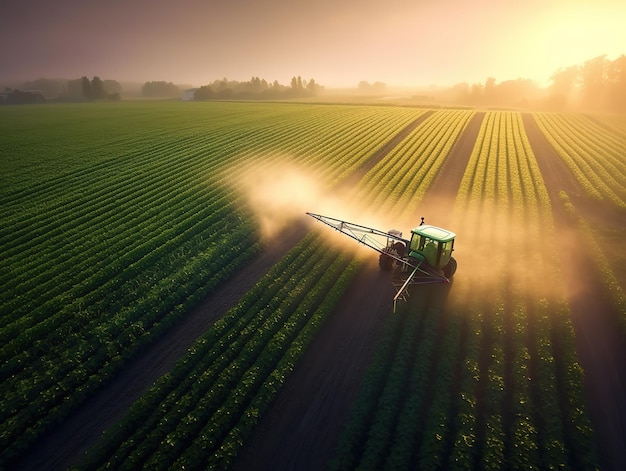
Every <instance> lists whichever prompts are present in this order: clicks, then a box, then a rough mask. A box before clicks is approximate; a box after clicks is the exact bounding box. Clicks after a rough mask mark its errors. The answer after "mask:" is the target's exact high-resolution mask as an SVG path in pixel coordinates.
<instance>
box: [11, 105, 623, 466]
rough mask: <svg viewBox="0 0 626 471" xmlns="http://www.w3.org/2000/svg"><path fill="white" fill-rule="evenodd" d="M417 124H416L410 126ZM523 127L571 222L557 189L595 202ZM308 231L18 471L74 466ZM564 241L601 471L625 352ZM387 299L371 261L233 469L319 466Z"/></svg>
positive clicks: (214, 302) (386, 286)
mask: <svg viewBox="0 0 626 471" xmlns="http://www.w3.org/2000/svg"><path fill="white" fill-rule="evenodd" d="M425 118H426V116H423V117H421V118H420V119H419V120H416V121H419V122H421V121H422V120H423V119H425ZM482 119H483V114H482V113H477V114H476V116H475V117H474V118H473V120H472V121H471V122H470V123H469V125H468V127H467V129H466V131H465V132H464V133H463V135H462V136H460V138H459V139H458V141H457V143H456V144H455V146H454V148H453V150H452V151H451V154H450V156H449V158H448V160H447V161H446V164H445V165H444V167H443V168H442V170H441V171H440V174H439V175H438V177H437V179H436V180H435V182H434V183H433V185H432V187H431V188H430V190H429V193H428V194H427V195H426V198H425V200H424V205H427V204H430V202H434V201H436V202H438V203H440V202H443V203H442V204H452V202H453V201H454V199H453V197H454V196H455V195H456V192H457V190H458V187H459V183H460V181H461V177H462V175H463V172H464V170H465V167H466V165H467V162H468V160H469V156H470V154H471V152H472V149H473V146H474V142H475V140H476V137H477V134H478V130H479V128H480V124H481V122H482ZM419 122H416V123H413V124H412V125H413V126H417V125H418V124H419ZM524 124H525V126H526V132H527V134H528V137H529V140H530V143H531V145H532V147H533V150H534V152H535V155H536V157H537V159H538V162H539V166H540V169H541V172H542V174H543V176H544V180H545V182H546V185H547V186H548V191H549V194H550V198H551V200H552V204H553V208H554V209H553V210H554V216H555V224H556V226H557V233H558V232H559V231H561V230H566V229H569V224H570V223H569V222H568V220H567V219H566V218H565V216H564V213H563V211H562V209H561V208H562V205H561V204H560V202H559V198H558V192H559V191H560V190H561V189H564V190H565V191H567V192H568V194H569V195H570V197H571V198H576V200H574V199H573V202H574V204H575V205H576V206H577V208H578V207H579V206H580V209H581V211H583V210H584V211H585V213H583V215H584V216H585V217H587V215H588V214H589V215H590V214H591V211H593V209H594V208H592V207H591V208H590V207H588V206H585V205H586V204H587V203H583V202H584V201H586V200H585V198H584V197H583V196H582V192H581V191H580V188H579V187H578V185H577V184H576V182H575V181H574V179H573V178H572V177H571V174H570V172H569V171H568V169H567V168H566V167H565V166H564V165H563V164H562V163H561V160H560V159H559V158H558V156H557V155H556V154H555V152H554V150H553V149H552V148H551V146H550V145H549V144H548V143H547V141H545V138H543V135H542V134H541V132H540V131H539V130H538V129H537V127H536V124H534V121H533V119H532V117H531V116H526V115H525V116H524ZM411 130H412V128H411V127H410V126H408V127H407V128H405V129H404V130H403V131H401V132H400V133H399V135H397V136H396V137H395V140H394V143H393V145H389V146H385V147H384V148H383V149H381V150H380V151H379V152H378V153H377V154H376V155H374V156H373V157H372V159H370V161H369V162H368V163H367V164H366V165H367V166H373V165H375V164H376V163H377V162H378V161H380V160H381V159H383V158H384V157H385V156H386V155H387V153H388V152H389V151H390V150H391V149H392V148H393V147H394V146H395V145H397V143H398V142H400V141H401V139H402V138H404V137H406V134H407V133H408V132H410V131H411ZM403 133H404V134H403ZM363 174H364V173H363V172H362V169H361V171H358V170H357V171H356V172H355V176H354V177H353V178H352V179H350V182H349V183H350V184H351V185H352V184H354V183H355V182H356V181H358V179H360V177H362V175H363ZM579 196H580V198H579ZM446 202H449V203H446ZM579 202H580V205H579V204H578V203H579ZM440 213H441V214H443V213H445V212H440ZM609 213H610V211H609V212H608V213H606V214H605V212H603V211H593V217H594V218H598V217H601V218H611V217H614V214H609ZM589 217H592V216H591V215H590V216H589ZM431 222H432V223H433V224H434V223H435V222H434V221H431ZM436 223H437V224H440V225H444V223H445V221H437V222H436ZM305 231H306V227H305V226H297V227H294V228H293V230H292V231H291V232H290V233H289V234H285V235H284V240H281V241H280V242H279V243H277V244H276V245H275V246H274V247H268V248H267V250H266V251H264V253H263V254H262V255H261V256H260V257H258V258H257V259H256V260H255V261H254V262H253V263H251V264H250V265H249V266H247V267H246V268H245V269H243V270H241V272H239V273H238V274H237V275H236V276H235V277H234V278H233V279H232V280H229V281H228V282H227V283H225V285H224V286H223V287H222V288H221V289H220V290H219V291H218V292H217V293H216V294H215V295H213V296H211V297H210V298H209V299H207V300H206V301H205V302H204V303H203V304H202V305H200V306H199V307H198V308H197V309H196V310H194V311H193V312H191V313H190V314H189V315H188V316H187V317H186V318H185V319H184V320H183V321H182V322H181V323H180V324H179V325H178V326H177V327H176V328H175V329H174V330H172V331H171V332H170V333H168V334H167V335H166V336H164V337H162V338H161V339H159V341H157V342H156V343H155V344H153V345H152V346H151V347H149V348H146V349H145V350H144V351H143V352H142V353H141V354H140V355H139V356H138V357H137V358H136V359H135V360H133V361H132V362H131V363H130V364H129V365H128V366H126V367H125V368H124V370H123V371H121V372H120V374H119V375H118V376H116V377H115V378H114V379H113V380H112V381H111V382H110V383H109V384H107V385H106V386H105V387H104V388H103V389H101V390H100V391H99V392H98V393H97V394H96V395H94V396H93V397H92V398H90V399H89V400H88V401H87V402H86V403H85V404H84V405H83V406H82V407H81V408H80V409H79V410H77V411H76V412H75V413H73V414H72V416H71V417H69V418H68V419H67V420H66V421H65V422H63V423H61V424H59V425H58V426H57V427H55V428H54V429H53V430H51V431H50V432H49V433H48V434H46V435H45V436H43V437H42V438H41V439H40V440H39V442H38V443H36V444H35V445H34V446H33V447H32V448H31V449H30V450H28V452H27V454H26V455H25V456H24V457H23V459H22V460H21V462H19V463H17V466H16V468H15V469H21V470H30V469H33V470H34V469H36V470H45V469H54V470H56V469H66V468H67V467H69V466H71V465H73V464H75V463H77V462H78V460H79V459H80V457H81V456H82V454H83V453H84V452H85V451H86V450H87V449H89V447H91V446H93V445H94V444H95V443H96V441H97V439H98V438H99V436H100V435H101V433H102V432H103V431H104V430H105V429H106V428H108V427H109V426H111V425H112V424H113V423H114V422H115V421H116V420H118V419H119V418H121V417H123V415H124V414H125V413H126V412H127V411H128V409H129V407H130V405H131V404H132V403H133V402H134V401H135V400H136V399H137V398H139V397H140V395H141V394H142V393H143V392H144V391H145V390H146V389H147V388H148V387H149V386H150V385H151V384H152V383H153V382H154V381H155V380H156V379H157V378H158V377H160V376H161V375H162V374H164V373H165V372H167V371H169V370H170V369H171V368H172V367H173V366H174V364H175V362H176V360H178V359H179V358H180V357H181V356H183V355H184V354H185V352H186V350H187V348H188V347H189V346H190V345H191V344H192V343H193V341H194V340H195V339H196V338H197V337H198V336H200V335H201V334H202V333H203V332H205V331H206V329H208V328H209V327H210V326H211V325H212V324H213V322H215V320H217V319H218V318H219V317H221V316H222V315H223V314H224V313H225V312H226V311H227V310H228V309H229V308H230V307H231V306H233V305H234V304H235V303H236V302H237V301H238V299H239V298H240V297H241V296H242V295H243V294H244V293H245V292H247V291H248V290H249V289H250V288H251V287H252V286H253V284H254V283H255V282H256V281H257V280H258V279H259V278H260V277H261V276H263V275H264V274H265V273H266V271H267V270H268V269H269V268H270V267H271V266H272V265H273V264H274V263H276V261H277V260H279V259H280V257H281V256H282V255H283V254H285V253H286V252H287V251H288V250H289V249H290V248H291V247H293V246H294V245H295V244H296V243H297V242H298V241H299V240H300V239H301V238H302V236H303V235H304V233H305ZM571 232H573V231H571ZM570 244H571V245H570V246H569V247H567V250H569V251H571V253H572V255H573V256H566V257H563V259H564V261H565V263H566V266H564V267H563V271H564V274H565V276H566V279H567V281H568V285H569V286H572V287H573V286H579V283H578V281H579V280H582V281H583V286H584V287H585V289H584V290H574V289H573V288H572V291H571V292H570V293H569V294H570V299H569V301H570V307H571V311H572V315H573V321H574V327H575V330H576V334H577V335H576V339H577V348H578V351H579V354H580V359H581V364H582V366H583V367H584V369H585V373H586V382H585V387H586V389H587V396H588V398H589V401H590V406H589V408H590V412H591V418H592V421H593V426H594V428H595V429H596V430H597V436H598V448H599V451H600V455H601V457H602V463H603V465H604V467H605V468H606V469H626V454H625V452H624V448H623V445H624V443H626V432H625V430H626V425H625V424H626V401H624V400H623V398H624V397H626V389H625V385H626V371H625V365H626V363H625V362H623V360H622V362H621V363H620V361H619V359H624V358H626V347H625V346H624V345H622V344H620V342H619V339H618V336H617V335H616V332H617V329H616V328H615V326H614V325H613V323H612V318H611V316H612V315H614V313H613V312H612V311H611V307H610V306H609V305H608V304H607V303H606V302H605V300H604V297H603V293H602V287H601V286H599V284H598V282H597V277H594V274H593V272H592V270H590V269H589V267H590V266H591V265H590V264H589V260H587V259H586V257H585V254H584V251H582V250H581V247H582V245H581V242H580V241H579V240H577V239H575V238H572V239H571V243H570ZM374 262H376V260H374ZM392 297H393V286H392V285H391V282H390V281H388V280H386V279H385V274H383V273H380V272H379V271H378V268H377V266H376V265H372V266H368V267H365V268H364V269H363V270H362V271H361V272H360V273H359V274H358V275H357V279H356V280H355V282H354V283H353V284H352V285H351V287H350V288H349V289H348V291H347V292H346V294H345V296H344V297H343V299H342V301H341V302H340V304H339V306H338V307H337V309H336V311H335V312H334V313H333V314H332V315H331V316H330V317H329V319H328V321H327V322H326V324H325V325H324V326H323V327H322V329H321V331H320V332H319V334H318V336H317V337H316V339H315V341H314V342H313V344H312V345H311V346H310V348H309V349H308V350H307V352H306V353H305V355H304V356H303V358H302V359H301V361H300V362H299V363H298V365H297V366H296V368H295V369H294V371H293V373H292V375H291V376H290V378H289V379H288V380H287V382H286V384H285V386H284V388H283V390H282V391H281V393H280V394H279V396H278V397H277V399H276V401H275V402H274V403H273V404H272V405H271V406H270V408H269V409H268V411H267V413H266V414H265V415H264V416H263V418H262V419H261V421H260V423H259V426H258V427H257V429H256V431H255V433H254V434H253V436H252V438H251V440H250V441H249V444H248V445H247V446H246V447H245V448H244V450H243V451H242V453H241V456H240V457H239V460H238V462H237V463H236V469H238V470H248V469H257V470H261V469H272V470H283V469H284V470H287V469H289V470H291V469H297V470H303V471H304V470H313V469H315V470H318V469H323V468H324V467H325V464H326V463H327V461H328V459H329V458H330V457H331V456H332V453H333V451H334V446H335V443H336V442H337V438H338V436H339V434H340V432H341V430H342V426H343V423H344V420H345V419H346V417H347V414H348V413H349V410H350V407H351V405H352V402H353V401H354V399H355V397H356V395H357V393H358V389H359V386H360V383H361V380H362V377H363V374H364V372H365V368H366V366H367V365H368V363H369V359H370V357H371V355H372V353H373V348H374V347H375V345H376V340H377V338H378V333H379V330H380V326H381V322H382V320H383V317H384V316H385V315H388V313H389V312H390V309H391V303H390V299H391V298H392Z"/></svg>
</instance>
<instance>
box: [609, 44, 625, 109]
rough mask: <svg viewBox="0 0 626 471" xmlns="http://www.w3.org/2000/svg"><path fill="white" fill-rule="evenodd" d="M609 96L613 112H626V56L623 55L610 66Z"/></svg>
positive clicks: (610, 107)
mask: <svg viewBox="0 0 626 471" xmlns="http://www.w3.org/2000/svg"><path fill="white" fill-rule="evenodd" d="M606 75H607V96H608V100H609V109H610V110H611V111H620V112H625V111H626V56H625V55H621V56H619V57H618V58H617V59H615V60H614V61H612V62H610V63H609V64H608V68H607V74H606Z"/></svg>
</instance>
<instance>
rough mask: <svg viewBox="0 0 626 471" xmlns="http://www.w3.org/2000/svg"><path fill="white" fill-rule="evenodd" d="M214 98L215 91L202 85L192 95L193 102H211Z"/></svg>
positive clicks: (208, 86)
mask: <svg viewBox="0 0 626 471" xmlns="http://www.w3.org/2000/svg"><path fill="white" fill-rule="evenodd" d="M215 97H216V93H215V91H214V90H213V89H212V88H211V86H210V85H203V86H202V87H200V88H198V89H197V90H196V92H195V93H194V96H193V99H194V100H213V99H215Z"/></svg>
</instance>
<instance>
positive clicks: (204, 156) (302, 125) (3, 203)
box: [0, 102, 626, 470]
mask: <svg viewBox="0 0 626 471" xmlns="http://www.w3.org/2000/svg"><path fill="white" fill-rule="evenodd" d="M624 148H626V119H623V118H621V117H619V116H617V117H616V116H602V115H598V116H590V115H583V114H558V113H539V112H537V113H521V112H517V111H487V112H479V111H475V110H455V109H438V110H435V109H432V110H431V109H422V108H410V107H391V106H374V105H349V104H342V105H338V104H332V105H331V104H312V103H307V104H301V103H245V102H213V103H183V102H121V103H92V104H67V105H41V106H40V105H33V106H22V107H3V108H0V180H1V183H2V184H1V185H0V218H1V220H2V224H1V225H0V249H1V253H2V256H1V258H0V280H1V281H0V282H1V284H2V290H1V291H0V319H1V321H0V338H1V339H2V342H0V379H1V383H0V388H1V389H0V469H1V468H6V469H38V470H40V469H66V468H69V467H76V468H78V469H139V468H144V469H183V468H184V469H241V470H245V469H323V468H325V467H329V468H330V469H357V468H358V469H376V470H378V469H408V468H417V469H457V468H462V469H508V468H510V469H545V468H557V467H564V468H572V469H593V468H601V469H621V468H622V467H623V466H626V454H625V453H624V451H623V443H624V440H626V404H624V401H623V397H624V395H625V394H626V366H625V365H624V362H623V361H622V360H621V359H622V358H626V297H625V295H624V281H625V272H624V264H626V245H625V244H624V242H623V238H624V236H625V235H626V225H625V224H624V223H625V222H626V179H625V177H624V176H625V175H626V157H625V155H624V153H623V149H624ZM306 211H313V212H316V213H321V214H327V215H329V216H332V217H338V218H341V219H345V220H348V221H352V222H356V223H358V224H363V225H367V226H373V227H377V228H379V229H382V230H385V231H386V230H388V229H390V228H392V227H393V228H397V229H400V230H402V231H403V232H404V233H405V234H406V233H408V232H409V230H410V229H411V228H412V227H415V226H417V225H418V224H419V221H420V217H422V216H423V217H425V219H426V222H427V223H429V224H434V225H438V226H442V227H446V228H448V229H450V230H452V231H454V232H455V233H456V234H457V241H456V243H455V254H454V256H455V258H456V259H457V260H458V263H459V269H458V271H457V273H456V275H455V277H454V279H453V281H452V282H451V283H450V284H445V285H429V286H418V287H415V288H413V289H412V290H411V291H410V296H409V298H408V300H407V301H406V302H402V303H400V304H399V305H398V309H397V312H395V313H394V312H393V306H392V298H393V295H394V288H393V285H392V283H391V279H390V278H389V277H386V276H384V274H382V273H379V272H378V267H377V265H376V263H377V259H378V256H377V255H378V254H376V253H375V252H373V251H368V250H367V249H365V248H363V247H362V246H360V245H359V244H357V243H356V242H354V241H350V240H348V241H344V240H343V239H342V238H341V237H342V236H340V235H338V234H336V233H334V232H333V231H332V230H330V229H329V228H324V227H321V226H320V225H319V224H315V223H314V221H307V220H306V219H307V216H306V215H305V212H306Z"/></svg>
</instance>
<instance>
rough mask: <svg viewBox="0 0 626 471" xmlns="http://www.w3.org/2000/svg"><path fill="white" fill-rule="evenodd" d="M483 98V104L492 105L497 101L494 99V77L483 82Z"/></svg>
mask: <svg viewBox="0 0 626 471" xmlns="http://www.w3.org/2000/svg"><path fill="white" fill-rule="evenodd" d="M483 97H484V100H485V103H489V104H493V103H495V102H496V101H497V97H496V79H495V78H494V77H489V78H488V79H487V80H486V81H485V88H484V90H483Z"/></svg>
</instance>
